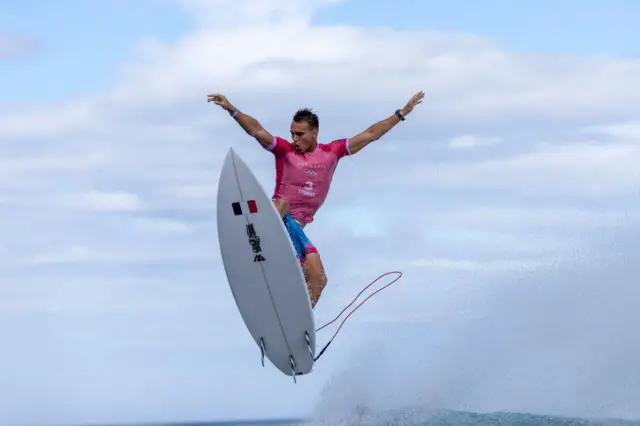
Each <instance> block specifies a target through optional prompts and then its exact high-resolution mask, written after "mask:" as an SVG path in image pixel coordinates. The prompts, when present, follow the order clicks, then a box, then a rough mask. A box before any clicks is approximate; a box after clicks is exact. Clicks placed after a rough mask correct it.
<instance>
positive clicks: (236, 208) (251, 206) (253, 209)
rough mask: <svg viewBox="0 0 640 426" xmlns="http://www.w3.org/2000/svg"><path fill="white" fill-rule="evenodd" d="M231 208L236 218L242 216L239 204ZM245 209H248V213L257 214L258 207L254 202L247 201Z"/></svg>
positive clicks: (232, 205) (236, 203) (234, 204)
mask: <svg viewBox="0 0 640 426" xmlns="http://www.w3.org/2000/svg"><path fill="white" fill-rule="evenodd" d="M231 207H233V214H235V215H236V216H239V215H241V214H242V206H241V205H240V203H238V202H235V203H233V204H231ZM247 207H249V213H257V212H258V206H257V204H256V200H249V201H247Z"/></svg>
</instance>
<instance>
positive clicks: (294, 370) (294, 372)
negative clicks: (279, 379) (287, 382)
mask: <svg viewBox="0 0 640 426" xmlns="http://www.w3.org/2000/svg"><path fill="white" fill-rule="evenodd" d="M289 361H290V362H291V376H293V383H298V381H297V380H296V376H297V375H298V369H297V368H296V361H295V360H294V359H293V355H289Z"/></svg>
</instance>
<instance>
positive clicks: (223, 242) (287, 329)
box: [217, 148, 316, 379]
mask: <svg viewBox="0 0 640 426" xmlns="http://www.w3.org/2000/svg"><path fill="white" fill-rule="evenodd" d="M217 226H218V241H219V244H220V252H221V255H222V262H223V264H224V269H225V273H226V275H227V280H228V282H229V287H230V288H231V293H232V294H233V297H234V299H235V302H236V305H237V307H238V310H239V312H240V315H241V316H242V319H243V320H244V323H245V325H246V326H247V329H248V330H249V333H250V334H251V336H252V337H253V340H254V341H255V342H256V344H257V345H258V347H260V348H261V350H263V351H264V352H263V356H264V357H266V358H268V359H269V360H270V361H271V363H272V364H273V365H274V366H275V367H276V368H278V369H279V370H280V371H281V372H282V373H284V374H286V375H289V376H294V379H295V376H296V375H302V374H308V373H310V372H311V371H312V369H313V364H314V357H315V351H316V335H315V320H314V316H313V310H312V308H311V300H310V298H309V293H308V290H307V284H306V282H305V279H304V274H303V273H302V269H301V267H300V262H299V261H298V259H297V258H296V253H295V249H294V247H293V244H292V243H291V240H290V239H289V234H288V233H287V230H286V228H285V225H284V223H283V221H282V218H281V217H280V214H279V213H278V211H277V210H276V208H275V206H274V204H273V202H272V201H271V199H270V197H268V196H267V195H266V193H265V191H264V190H263V188H262V187H261V186H260V184H259V183H258V180H257V179H256V177H255V176H254V174H253V173H252V172H251V170H250V169H249V167H247V165H246V164H245V162H244V161H243V160H242V159H241V158H240V156H239V155H238V154H237V153H236V152H235V151H234V150H233V148H230V149H229V152H228V154H227V156H226V158H225V161H224V165H223V167H222V170H221V172H220V180H219V183H218V196H217ZM263 361H264V359H263Z"/></svg>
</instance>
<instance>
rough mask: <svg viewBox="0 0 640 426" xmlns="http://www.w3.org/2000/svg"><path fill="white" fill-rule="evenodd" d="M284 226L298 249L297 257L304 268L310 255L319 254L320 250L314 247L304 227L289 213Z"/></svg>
mask: <svg viewBox="0 0 640 426" xmlns="http://www.w3.org/2000/svg"><path fill="white" fill-rule="evenodd" d="M283 221H284V226H285V227H286V228H287V232H288V233H289V238H291V242H292V243H293V247H294V248H295V249H296V257H297V258H298V260H299V261H300V265H301V266H304V261H305V260H306V258H307V255H308V254H309V253H317V252H318V250H317V249H316V247H315V246H314V245H313V243H312V242H311V240H309V237H307V235H306V234H305V233H304V231H303V230H302V226H300V224H299V223H298V221H296V220H295V219H294V218H293V217H291V215H290V214H289V213H287V214H286V215H285V217H284V219H283Z"/></svg>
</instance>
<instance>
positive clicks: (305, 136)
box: [291, 121, 318, 152]
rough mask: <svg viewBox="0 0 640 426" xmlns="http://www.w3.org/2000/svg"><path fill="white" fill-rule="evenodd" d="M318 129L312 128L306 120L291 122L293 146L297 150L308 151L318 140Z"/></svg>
mask: <svg viewBox="0 0 640 426" xmlns="http://www.w3.org/2000/svg"><path fill="white" fill-rule="evenodd" d="M317 136H318V130H317V129H315V130H311V129H310V128H309V123H307V122H306V121H303V122H300V123H296V122H295V121H293V122H291V138H292V139H293V146H294V148H295V150H296V151H297V152H307V151H308V150H309V149H310V148H311V146H312V145H313V144H314V142H315V141H316V137H317Z"/></svg>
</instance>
